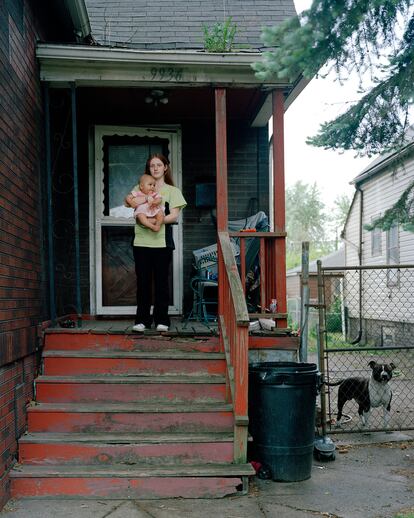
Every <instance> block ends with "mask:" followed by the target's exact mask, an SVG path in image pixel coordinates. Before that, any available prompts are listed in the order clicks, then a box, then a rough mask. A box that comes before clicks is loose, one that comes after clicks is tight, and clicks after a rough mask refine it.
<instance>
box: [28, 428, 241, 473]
mask: <svg viewBox="0 0 414 518" xmlns="http://www.w3.org/2000/svg"><path fill="white" fill-rule="evenodd" d="M232 460H233V435H232V434H229V433H227V434H225V433H210V434H201V433H194V434H172V433H167V434H139V433H135V434H109V433H98V434H86V433H85V434H81V433H70V434H63V433H58V434H53V433H29V434H26V435H24V436H23V437H22V438H21V439H20V443H19V462H20V463H21V464H37V465H42V464H44V465H48V466H50V465H52V464H53V465H59V464H60V465H63V464H69V465H84V464H88V465H90V466H92V465H101V466H105V465H106V466H108V465H111V464H113V463H116V464H120V465H122V464H126V465H133V464H139V463H141V464H142V463H145V464H147V465H150V464H152V465H171V464H177V465H187V464H202V463H203V464H204V463H214V462H216V463H224V462H229V463H231V462H232Z"/></svg>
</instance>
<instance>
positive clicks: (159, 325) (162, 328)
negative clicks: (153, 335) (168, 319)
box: [157, 324, 168, 333]
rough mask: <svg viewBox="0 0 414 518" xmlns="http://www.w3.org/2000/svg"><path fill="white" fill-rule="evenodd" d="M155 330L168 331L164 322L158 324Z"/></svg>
mask: <svg viewBox="0 0 414 518" xmlns="http://www.w3.org/2000/svg"><path fill="white" fill-rule="evenodd" d="M157 331H158V332H160V333H163V332H166V331H168V326H165V325H164V324H158V325H157Z"/></svg>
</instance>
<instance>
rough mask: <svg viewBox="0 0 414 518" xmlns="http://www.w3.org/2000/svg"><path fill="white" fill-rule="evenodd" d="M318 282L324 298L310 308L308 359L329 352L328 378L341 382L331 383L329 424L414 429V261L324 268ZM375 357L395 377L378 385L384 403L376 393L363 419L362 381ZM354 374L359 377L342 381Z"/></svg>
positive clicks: (333, 428) (344, 428)
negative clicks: (340, 410) (387, 409)
mask: <svg viewBox="0 0 414 518" xmlns="http://www.w3.org/2000/svg"><path fill="white" fill-rule="evenodd" d="M318 287H319V296H318V301H317V303H313V304H312V302H311V305H310V307H309V310H308V312H307V318H308V324H309V325H308V334H307V338H308V340H307V343H308V360H309V361H320V360H319V358H320V357H322V361H323V364H322V366H321V367H322V368H321V371H323V372H324V379H325V380H326V381H327V382H328V383H329V384H334V383H335V384H337V385H336V386H325V388H324V391H325V394H326V400H325V401H326V405H322V408H323V409H325V413H326V415H325V419H326V423H327V429H328V430H329V431H330V432H331V433H334V432H341V433H342V432H354V431H361V430H362V429H363V430H367V431H374V430H375V431H380V430H411V429H414V361H413V360H414V265H395V266H363V267H335V268H320V272H319V274H318ZM312 306H313V307H312ZM317 312H321V319H320V320H319V319H318V320H317V319H316V318H315V313H317ZM319 322H323V325H322V326H319ZM372 362H376V363H377V364H381V365H387V366H388V367H386V368H385V369H381V370H382V373H383V374H382V376H383V378H388V377H390V375H391V379H390V380H389V381H388V382H384V380H383V382H382V383H380V384H378V385H377V386H376V388H377V390H379V391H380V392H381V395H378V394H379V393H377V395H376V396H375V398H376V399H378V401H376V402H375V401H374V399H375V398H374V396H373V393H372V392H371V403H372V404H371V407H372V408H371V411H370V416H369V421H368V422H366V423H365V424H363V423H362V421H361V417H360V414H361V413H362V414H363V415H364V417H366V412H363V409H364V410H366V409H367V408H368V407H367V404H368V402H367V397H366V396H367V390H368V388H367V386H366V385H365V384H364V383H363V381H362V380H368V379H369V378H370V377H371V376H372V374H373V369H372V367H373V365H374V364H373V363H372ZM391 364H392V365H391ZM320 365H321V364H320ZM348 378H359V380H355V381H353V382H352V383H351V384H342V385H341V384H339V383H340V382H342V381H343V380H346V379H348ZM389 389H390V390H391V391H392V400H391V405H390V406H391V409H390V413H389V415H388V413H387V412H385V416H386V417H387V418H388V419H387V420H384V412H383V406H382V405H381V404H380V405H379V406H377V404H378V403H381V401H382V400H384V401H385V400H387V398H388V399H389V394H388V390H389ZM371 391H372V388H371ZM338 394H339V403H340V406H343V417H342V419H341V420H340V424H338V423H337V413H338ZM357 400H358V401H359V403H358V402H357ZM374 405H375V407H374ZM385 406H387V404H385Z"/></svg>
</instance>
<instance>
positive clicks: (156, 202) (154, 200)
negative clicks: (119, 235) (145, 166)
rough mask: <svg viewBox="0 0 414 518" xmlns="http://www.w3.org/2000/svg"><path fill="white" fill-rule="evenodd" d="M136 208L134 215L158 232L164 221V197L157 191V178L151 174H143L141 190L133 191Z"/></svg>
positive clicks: (140, 181)
mask: <svg viewBox="0 0 414 518" xmlns="http://www.w3.org/2000/svg"><path fill="white" fill-rule="evenodd" d="M131 195H132V197H133V198H135V200H134V201H135V202H136V205H135V204H134V205H135V206H136V208H135V210H134V217H135V218H136V219H137V220H138V221H139V222H140V223H141V225H143V226H144V227H148V228H150V229H151V230H153V231H154V232H158V231H159V230H160V228H161V225H162V223H163V221H164V207H163V206H162V205H161V203H162V197H161V196H160V194H158V193H157V192H156V191H155V180H154V178H153V177H152V176H150V175H149V174H143V175H142V176H141V178H140V179H139V191H132V192H131Z"/></svg>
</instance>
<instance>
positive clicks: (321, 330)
mask: <svg viewBox="0 0 414 518" xmlns="http://www.w3.org/2000/svg"><path fill="white" fill-rule="evenodd" d="M316 264H317V268H318V313H319V322H318V323H319V325H318V328H319V329H318V336H319V343H318V346H319V370H320V372H321V377H322V381H324V380H325V300H324V299H325V297H324V285H323V277H322V262H321V261H320V260H318V261H317V262H316ZM321 427H322V435H323V436H325V435H326V388H325V385H322V387H321Z"/></svg>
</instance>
